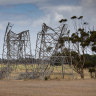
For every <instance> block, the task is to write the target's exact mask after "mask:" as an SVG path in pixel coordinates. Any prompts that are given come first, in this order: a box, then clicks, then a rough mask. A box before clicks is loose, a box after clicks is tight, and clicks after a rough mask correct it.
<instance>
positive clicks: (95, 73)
mask: <svg viewBox="0 0 96 96" xmlns="http://www.w3.org/2000/svg"><path fill="white" fill-rule="evenodd" d="M95 79H96V70H95Z"/></svg>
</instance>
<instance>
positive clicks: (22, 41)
mask: <svg viewBox="0 0 96 96" xmlns="http://www.w3.org/2000/svg"><path fill="white" fill-rule="evenodd" d="M11 28H12V25H11V24H10V23H8V25H7V27H6V32H5V36H4V44H3V54H2V58H3V59H7V60H12V59H23V58H32V53H31V43H30V34H29V30H26V31H23V32H20V33H19V34H16V33H14V32H12V31H11Z"/></svg>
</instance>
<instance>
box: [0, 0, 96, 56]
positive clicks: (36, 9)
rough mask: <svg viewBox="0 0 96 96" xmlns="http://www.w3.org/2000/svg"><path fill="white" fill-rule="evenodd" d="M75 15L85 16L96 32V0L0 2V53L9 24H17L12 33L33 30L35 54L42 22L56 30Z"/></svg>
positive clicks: (33, 49)
mask: <svg viewBox="0 0 96 96" xmlns="http://www.w3.org/2000/svg"><path fill="white" fill-rule="evenodd" d="M72 16H84V19H85V20H86V21H88V22H89V24H90V27H92V28H93V26H94V28H95V29H96V0H0V35H1V36H0V54H2V50H3V39H4V33H5V29H6V26H7V24H8V22H11V23H12V24H14V26H13V28H12V31H13V32H15V33H19V32H22V31H24V30H29V31H30V38H31V48H32V53H33V55H34V52H35V44H36V36H37V33H38V32H40V31H41V29H42V23H46V24H47V25H48V26H51V27H53V28H55V27H57V26H59V22H58V21H59V20H60V19H62V18H66V19H68V20H69V19H70V17H72ZM0 57H1V56H0Z"/></svg>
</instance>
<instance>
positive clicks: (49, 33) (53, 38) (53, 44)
mask: <svg viewBox="0 0 96 96" xmlns="http://www.w3.org/2000/svg"><path fill="white" fill-rule="evenodd" d="M62 39H63V46H61V44H60V42H61V41H62ZM66 39H67V40H66ZM60 46H61V47H60ZM64 48H67V49H68V50H70V42H69V30H68V27H67V25H66V24H62V25H60V26H59V27H57V28H56V29H53V28H51V27H49V26H47V25H46V24H45V23H43V25H42V31H41V32H39V33H38V34H37V41H36V50H35V56H36V58H37V59H39V62H38V63H39V64H40V66H41V73H42V74H43V75H42V77H43V78H44V74H46V71H44V68H45V69H47V67H48V64H52V63H53V64H54V62H56V60H58V62H59V63H62V73H63V69H64V67H63V64H66V63H69V64H71V65H72V60H71V54H69V56H68V55H67V54H66V52H65V56H64V55H63V56H61V55H60V56H57V55H56V54H57V53H58V52H61V53H62V51H63V49H64ZM69 59H70V60H69ZM46 61H47V62H46ZM50 61H51V63H48V62H50ZM45 66H47V67H45ZM42 70H43V71H42ZM63 75H64V74H63ZM63 78H64V76H63Z"/></svg>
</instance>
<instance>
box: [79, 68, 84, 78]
mask: <svg viewBox="0 0 96 96" xmlns="http://www.w3.org/2000/svg"><path fill="white" fill-rule="evenodd" d="M80 75H81V79H84V71H83V69H82V70H81V74H80Z"/></svg>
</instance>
